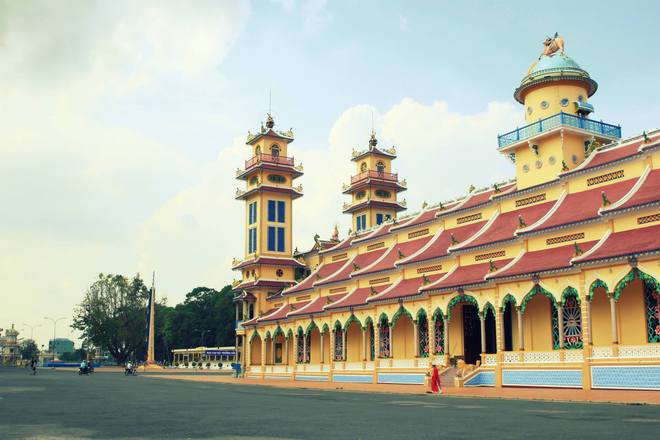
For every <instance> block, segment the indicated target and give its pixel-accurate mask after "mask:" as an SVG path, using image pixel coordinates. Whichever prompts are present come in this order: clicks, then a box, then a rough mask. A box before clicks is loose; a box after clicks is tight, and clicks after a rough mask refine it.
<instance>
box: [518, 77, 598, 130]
mask: <svg viewBox="0 0 660 440" xmlns="http://www.w3.org/2000/svg"><path fill="white" fill-rule="evenodd" d="M587 95H588V93H587V88H586V87H585V85H584V83H581V82H562V83H551V84H543V85H541V86H537V87H533V88H530V89H529V91H528V92H527V93H526V94H525V97H524V101H525V107H524V111H525V119H526V120H527V123H528V124H531V123H533V122H536V121H538V120H539V119H543V118H547V117H548V116H552V115H556V114H557V113H559V112H560V111H563V112H564V113H570V114H573V115H574V114H576V111H575V105H574V104H573V103H574V102H575V101H577V100H578V96H582V97H583V102H587V101H588V99H589V97H588V96H587ZM564 98H567V99H568V101H569V102H568V105H567V106H566V107H562V105H561V100H562V99H564ZM542 101H546V102H547V103H548V107H547V108H545V109H543V108H542V107H541V102H542ZM528 108H531V109H532V112H531V113H529V111H528Z"/></svg>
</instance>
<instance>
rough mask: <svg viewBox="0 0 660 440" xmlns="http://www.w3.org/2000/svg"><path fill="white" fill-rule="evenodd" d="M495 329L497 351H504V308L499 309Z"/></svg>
mask: <svg viewBox="0 0 660 440" xmlns="http://www.w3.org/2000/svg"><path fill="white" fill-rule="evenodd" d="M495 327H496V328H497V351H504V311H503V310H502V308H498V309H497V321H496V322H495Z"/></svg>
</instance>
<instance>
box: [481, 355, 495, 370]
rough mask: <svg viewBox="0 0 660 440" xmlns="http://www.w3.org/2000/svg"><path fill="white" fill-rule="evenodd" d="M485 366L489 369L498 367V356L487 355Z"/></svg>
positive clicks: (485, 356)
mask: <svg viewBox="0 0 660 440" xmlns="http://www.w3.org/2000/svg"><path fill="white" fill-rule="evenodd" d="M484 365H485V366H487V367H494V366H495V365H497V355H496V354H492V353H489V354H485V355H484Z"/></svg>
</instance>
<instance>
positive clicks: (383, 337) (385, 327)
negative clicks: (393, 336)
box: [378, 316, 390, 358]
mask: <svg viewBox="0 0 660 440" xmlns="http://www.w3.org/2000/svg"><path fill="white" fill-rule="evenodd" d="M378 332H379V336H380V341H379V342H380V343H379V345H378V355H379V356H380V357H385V358H386V357H390V325H389V323H388V322H387V318H386V317H384V316H383V317H382V318H381V320H380V325H379V328H378Z"/></svg>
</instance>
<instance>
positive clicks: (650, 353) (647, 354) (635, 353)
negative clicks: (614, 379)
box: [619, 344, 660, 358]
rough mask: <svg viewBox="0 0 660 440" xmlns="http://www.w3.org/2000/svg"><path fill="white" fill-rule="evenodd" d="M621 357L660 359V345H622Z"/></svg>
mask: <svg viewBox="0 0 660 440" xmlns="http://www.w3.org/2000/svg"><path fill="white" fill-rule="evenodd" d="M619 357H622V358H660V344H648V345H620V346H619Z"/></svg>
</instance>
